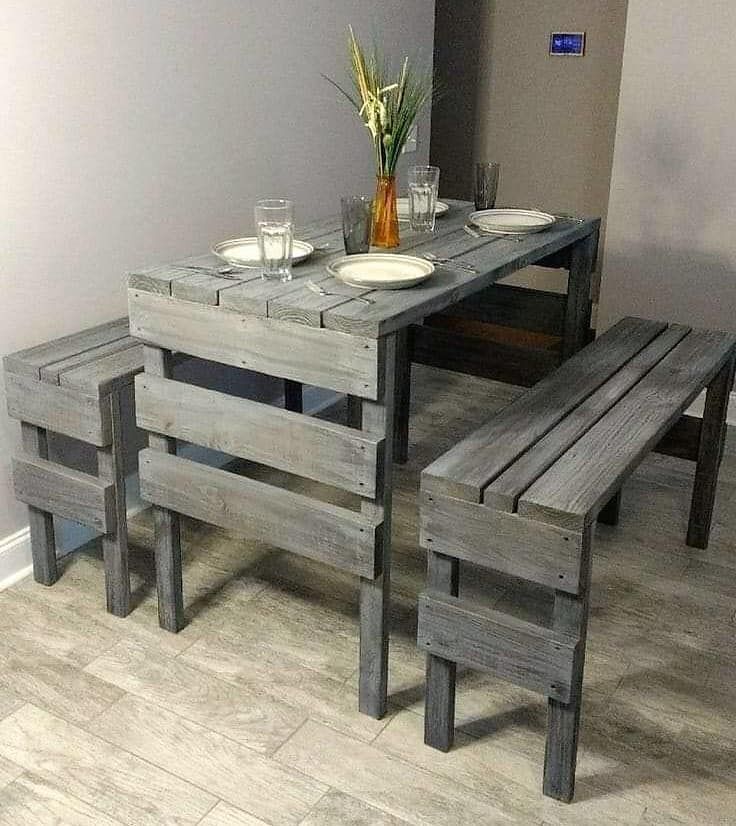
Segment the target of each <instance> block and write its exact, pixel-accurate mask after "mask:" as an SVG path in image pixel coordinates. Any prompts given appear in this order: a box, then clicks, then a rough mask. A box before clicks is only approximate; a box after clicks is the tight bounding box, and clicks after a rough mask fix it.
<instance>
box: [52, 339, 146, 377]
mask: <svg viewBox="0 0 736 826" xmlns="http://www.w3.org/2000/svg"><path fill="white" fill-rule="evenodd" d="M136 344H138V342H137V341H136V340H135V339H134V338H132V337H131V336H125V337H124V338H119V339H117V340H116V341H110V342H108V343H107V344H101V345H100V346H99V347H92V348H90V349H89V350H83V351H82V352H80V353H76V354H75V355H73V356H68V357H67V358H64V359H61V360H59V361H53V362H51V364H47V365H46V366H45V367H42V368H41V381H45V382H48V383H49V384H61V380H60V376H61V374H62V373H65V372H66V371H67V370H75V369H76V368H77V367H83V366H84V365H85V364H90V363H93V362H95V361H97V360H98V359H101V358H104V357H105V356H109V355H113V354H115V353H119V352H120V351H121V350H127V349H128V348H129V347H135V345H136Z"/></svg>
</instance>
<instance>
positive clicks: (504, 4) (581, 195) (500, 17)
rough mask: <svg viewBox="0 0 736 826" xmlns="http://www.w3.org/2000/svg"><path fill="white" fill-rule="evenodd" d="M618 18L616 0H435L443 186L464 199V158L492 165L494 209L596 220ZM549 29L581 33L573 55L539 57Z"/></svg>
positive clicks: (617, 54)
mask: <svg viewBox="0 0 736 826" xmlns="http://www.w3.org/2000/svg"><path fill="white" fill-rule="evenodd" d="M625 20H626V0H585V1H584V2H581V0H555V2H544V3H540V2H538V0H480V2H478V0H438V1H437V27H436V31H435V60H436V70H437V73H438V76H439V78H440V80H441V81H444V83H445V86H446V88H448V90H451V91H450V93H448V94H447V95H446V96H445V97H444V98H442V99H440V100H438V101H437V103H436V104H435V111H434V113H433V130H432V149H431V156H432V160H433V162H436V163H437V164H438V165H439V166H440V168H441V169H442V170H443V178H442V180H443V184H446V186H445V185H443V186H442V190H443V192H444V193H445V194H447V195H455V196H457V197H466V198H472V193H473V180H472V165H473V163H474V162H475V161H476V160H489V161H498V162H500V163H501V181H500V187H499V197H498V203H499V205H501V206H518V207H524V206H530V207H534V206H537V207H540V208H544V209H548V210H551V211H560V212H575V213H577V214H583V215H601V216H603V217H604V218H605V214H606V208H607V205H608V187H609V181H610V173H611V161H612V157H613V144H614V135H615V128H616V108H617V99H618V89H619V78H620V71H621V56H622V52H623V43H624V31H625ZM552 31H585V32H586V33H587V49H586V55H585V57H582V58H573V57H550V55H549V53H548V52H549V34H550V32H552ZM456 85H461V89H460V90H459V91H457V90H456V88H455V87H456ZM527 275H529V273H527ZM536 276H537V282H538V283H539V278H544V279H545V280H546V282H548V283H546V284H545V286H555V284H556V282H557V280H559V279H556V278H554V277H553V278H551V279H550V277H549V275H545V274H543V273H541V272H537V273H536ZM520 280H521V281H523V280H524V278H523V277H522V278H521V279H520ZM562 285H563V286H564V281H563V282H562Z"/></svg>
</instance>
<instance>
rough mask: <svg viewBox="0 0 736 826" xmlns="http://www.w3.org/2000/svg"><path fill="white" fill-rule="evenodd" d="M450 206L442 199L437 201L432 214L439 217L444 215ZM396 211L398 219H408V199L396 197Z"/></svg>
mask: <svg viewBox="0 0 736 826" xmlns="http://www.w3.org/2000/svg"><path fill="white" fill-rule="evenodd" d="M449 208H450V205H449V204H446V203H445V202H444V201H437V206H436V207H435V209H434V214H435V215H436V216H437V217H438V218H439V216H440V215H444V214H445V213H446V212H447V211H448V210H449ZM396 211H397V212H398V214H399V221H408V220H409V199H408V198H397V199H396Z"/></svg>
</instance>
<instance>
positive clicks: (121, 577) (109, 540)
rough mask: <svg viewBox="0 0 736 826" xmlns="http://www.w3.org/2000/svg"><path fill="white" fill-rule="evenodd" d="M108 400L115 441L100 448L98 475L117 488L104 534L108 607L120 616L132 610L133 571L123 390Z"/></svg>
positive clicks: (103, 548) (98, 450)
mask: <svg viewBox="0 0 736 826" xmlns="http://www.w3.org/2000/svg"><path fill="white" fill-rule="evenodd" d="M107 403H108V404H109V407H110V421H111V422H112V444H111V445H109V446H108V447H100V448H98V449H97V475H98V476H99V477H100V479H104V480H105V481H108V482H112V484H113V486H114V488H115V529H114V531H112V532H111V533H107V534H105V535H104V536H103V537H102V554H103V558H104V562H105V595H106V605H107V610H108V611H109V612H110V613H111V614H114V615H115V616H117V617H127V616H128V614H129V613H130V573H129V570H128V519H127V511H126V503H125V470H124V460H123V433H122V419H121V412H120V394H119V393H111V394H110V396H109V398H108V402H107Z"/></svg>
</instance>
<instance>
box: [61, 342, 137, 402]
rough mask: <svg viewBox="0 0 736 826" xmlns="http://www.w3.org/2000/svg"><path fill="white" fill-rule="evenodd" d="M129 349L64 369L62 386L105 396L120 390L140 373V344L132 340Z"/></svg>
mask: <svg viewBox="0 0 736 826" xmlns="http://www.w3.org/2000/svg"><path fill="white" fill-rule="evenodd" d="M131 340H132V341H133V343H134V346H132V347H126V348H125V349H122V350H120V351H118V352H116V353H110V354H109V355H106V356H103V357H101V358H97V359H95V360H94V361H89V362H88V363H87V364H84V365H82V366H81V367H76V368H75V369H73V370H67V371H65V372H64V373H61V375H60V376H59V383H60V384H61V386H62V387H68V388H74V389H76V390H81V391H82V392H83V393H98V394H99V395H100V396H107V395H108V394H110V393H113V392H117V391H119V390H121V389H122V388H123V387H125V386H126V385H129V384H131V383H132V382H133V380H134V379H135V376H136V375H137V374H138V373H140V372H141V371H142V370H143V345H142V344H141V343H140V342H139V341H137V340H136V339H131Z"/></svg>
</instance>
